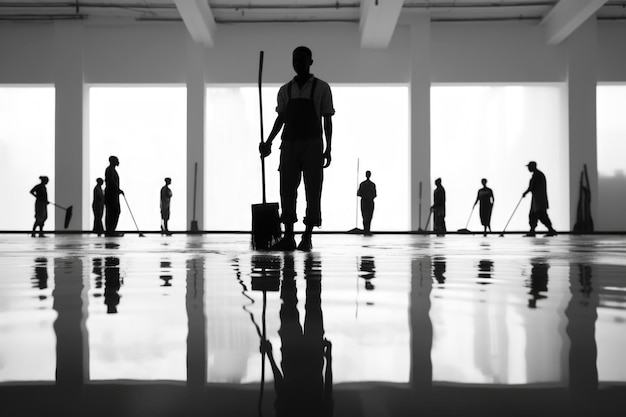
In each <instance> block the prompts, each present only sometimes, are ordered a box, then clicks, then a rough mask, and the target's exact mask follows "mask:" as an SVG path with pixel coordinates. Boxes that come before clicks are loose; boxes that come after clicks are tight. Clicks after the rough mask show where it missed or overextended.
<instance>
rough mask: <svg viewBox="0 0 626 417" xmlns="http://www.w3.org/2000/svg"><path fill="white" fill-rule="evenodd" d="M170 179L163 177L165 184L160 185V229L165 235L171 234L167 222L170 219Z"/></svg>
mask: <svg viewBox="0 0 626 417" xmlns="http://www.w3.org/2000/svg"><path fill="white" fill-rule="evenodd" d="M171 183H172V179H171V178H169V177H167V178H165V185H164V186H163V187H161V231H162V232H164V233H165V234H167V235H171V233H170V229H168V227H167V222H168V221H169V220H170V200H171V199H172V190H170V184H171Z"/></svg>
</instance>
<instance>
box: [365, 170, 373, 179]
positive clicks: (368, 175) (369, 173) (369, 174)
mask: <svg viewBox="0 0 626 417" xmlns="http://www.w3.org/2000/svg"><path fill="white" fill-rule="evenodd" d="M371 176H372V171H365V178H367V179H368V180H369V179H370V177H371Z"/></svg>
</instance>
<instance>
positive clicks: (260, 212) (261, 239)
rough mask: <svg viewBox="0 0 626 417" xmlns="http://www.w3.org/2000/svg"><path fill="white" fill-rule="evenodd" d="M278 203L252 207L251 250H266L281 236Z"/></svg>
mask: <svg viewBox="0 0 626 417" xmlns="http://www.w3.org/2000/svg"><path fill="white" fill-rule="evenodd" d="M281 233H282V232H281V229H280V216H279V215H278V203H263V204H253V205H252V248H253V249H258V250H267V249H269V248H270V247H271V246H272V245H273V244H274V243H276V242H277V241H278V240H279V239H280V236H281Z"/></svg>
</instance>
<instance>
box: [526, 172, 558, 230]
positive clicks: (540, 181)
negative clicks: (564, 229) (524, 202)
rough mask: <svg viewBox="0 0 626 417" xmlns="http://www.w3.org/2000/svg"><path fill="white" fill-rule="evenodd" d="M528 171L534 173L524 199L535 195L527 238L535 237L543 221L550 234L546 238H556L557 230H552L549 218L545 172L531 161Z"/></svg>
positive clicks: (531, 203)
mask: <svg viewBox="0 0 626 417" xmlns="http://www.w3.org/2000/svg"><path fill="white" fill-rule="evenodd" d="M526 166H527V167H528V171H530V172H532V173H533V176H532V177H531V178H530V183H529V184H528V189H527V190H526V191H524V193H523V194H522V198H523V197H526V194H528V193H533V198H532V200H531V202H530V213H529V214H528V223H529V224H530V231H529V232H528V233H526V236H531V237H532V236H535V234H536V233H535V228H536V227H537V223H538V221H541V223H543V224H544V225H545V226H546V227H547V228H548V233H547V234H546V236H556V235H557V233H556V230H554V229H553V228H552V221H550V218H549V217H548V187H547V185H546V176H545V175H544V174H543V172H541V171H539V169H537V163H536V162H535V161H530V162H529V163H528V164H527V165H526Z"/></svg>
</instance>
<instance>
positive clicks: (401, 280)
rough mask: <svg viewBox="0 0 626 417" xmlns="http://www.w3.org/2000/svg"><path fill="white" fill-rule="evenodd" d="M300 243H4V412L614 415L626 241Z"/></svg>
mask: <svg viewBox="0 0 626 417" xmlns="http://www.w3.org/2000/svg"><path fill="white" fill-rule="evenodd" d="M313 244H314V249H313V252H311V253H303V252H293V253H282V252H276V253H262V252H256V251H252V250H251V249H250V242H249V236H248V235H245V234H231V235H226V234H224V235H216V234H207V235H174V236H160V235H147V236H145V237H140V236H138V235H136V234H131V235H126V236H125V237H121V238H98V237H95V236H89V235H56V236H55V235H49V237H46V238H31V237H29V236H28V235H17V234H5V235H0V404H1V405H0V407H1V408H0V409H2V415H3V416H4V415H6V416H15V415H25V416H32V415H59V416H64V415H79V416H91V415H96V416H100V415H102V416H105V415H107V416H186V415H190V416H191V415H213V416H248V415H250V416H256V415H263V416H332V415H334V416H382V417H385V416H405V415H406V416H417V415H433V416H439V415H441V416H453V415H454V416H456V415H459V416H466V415H481V416H485V415H487V416H511V415H513V416H516V415H519V416H522V415H523V416H526V415H534V416H537V415H550V416H554V415H562V414H563V415H566V414H567V415H581V416H582V415H592V416H596V415H619V414H620V413H621V412H623V410H624V409H625V408H624V407H625V406H626V360H625V358H624V355H625V353H626V331H625V330H626V274H625V273H626V236H600V235H596V236H573V235H561V236H558V237H555V238H546V237H537V238H525V237H522V236H520V235H506V236H504V237H499V236H498V235H495V234H494V235H490V236H486V237H483V236H480V235H449V236H446V237H435V236H429V235H402V234H394V235H375V236H371V237H364V236H360V235H344V234H336V235H335V234H328V235H315V236H314V241H313ZM618 410H622V411H618ZM7 411H8V413H7ZM616 413H617V414H616Z"/></svg>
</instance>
